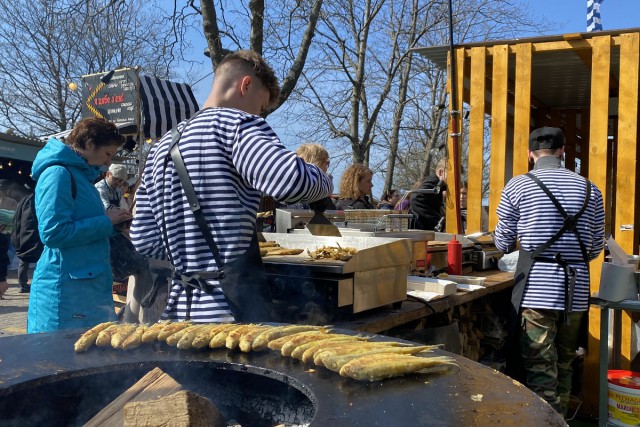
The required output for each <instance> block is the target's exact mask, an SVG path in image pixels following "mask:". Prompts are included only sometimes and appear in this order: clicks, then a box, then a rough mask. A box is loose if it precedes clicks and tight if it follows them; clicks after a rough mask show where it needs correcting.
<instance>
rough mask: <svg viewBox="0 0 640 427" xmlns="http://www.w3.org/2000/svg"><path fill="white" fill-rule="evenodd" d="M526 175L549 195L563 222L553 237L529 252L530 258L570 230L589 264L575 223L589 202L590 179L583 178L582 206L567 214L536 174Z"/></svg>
mask: <svg viewBox="0 0 640 427" xmlns="http://www.w3.org/2000/svg"><path fill="white" fill-rule="evenodd" d="M526 176H527V177H528V178H529V179H531V180H532V181H533V182H535V183H536V184H537V185H538V187H540V189H541V190H542V191H544V192H545V194H546V195H547V196H548V197H549V200H551V202H552V203H553V205H554V206H555V207H556V209H557V210H558V213H560V215H562V218H563V219H564V223H563V225H562V227H561V228H560V230H558V231H557V232H556V234H555V235H554V236H553V237H551V239H549V240H547V242H546V243H544V244H543V245H541V246H540V247H538V248H537V249H536V250H535V251H533V252H532V253H531V257H532V258H537V257H538V256H540V255H541V254H542V253H543V252H544V251H546V250H547V249H549V248H550V247H551V246H552V245H553V244H554V243H555V242H557V241H558V240H559V239H560V237H562V235H563V234H564V233H565V232H566V231H571V232H572V233H573V234H574V235H575V236H576V239H577V240H578V245H580V252H581V253H582V260H583V261H584V263H585V264H586V265H587V266H588V265H589V255H588V253H587V248H586V246H585V245H584V243H583V242H582V240H581V239H580V233H579V232H578V229H577V225H578V219H580V217H581V216H582V214H584V212H585V211H586V209H587V206H588V204H589V200H590V199H591V181H589V180H585V181H586V185H587V194H586V196H585V199H584V202H583V203H582V207H581V208H580V210H579V211H578V212H577V213H576V214H575V215H569V214H568V213H567V211H565V210H564V208H563V207H562V205H561V204H560V202H559V201H558V199H557V198H556V197H555V196H554V195H553V193H552V192H551V191H550V190H549V188H548V187H547V186H546V185H544V183H543V182H542V181H541V180H540V178H538V177H537V176H535V175H534V174H532V173H531V172H529V173H527V174H526Z"/></svg>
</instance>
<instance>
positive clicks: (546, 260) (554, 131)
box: [495, 127, 604, 415]
mask: <svg viewBox="0 0 640 427" xmlns="http://www.w3.org/2000/svg"><path fill="white" fill-rule="evenodd" d="M564 145H565V137H564V134H563V133H562V130H561V129H559V128H549V127H543V128H539V129H536V130H534V131H533V132H532V133H531V135H530V137H529V161H530V162H532V163H534V167H533V170H532V171H531V172H529V173H527V174H524V175H519V176H516V177H514V178H513V179H511V180H510V181H509V182H508V183H507V185H506V187H505V188H504V190H503V192H502V197H501V200H500V204H499V205H498V209H497V213H498V224H497V226H496V230H495V243H496V246H497V248H498V249H500V250H501V251H503V252H511V251H513V250H515V249H516V240H519V241H520V251H519V257H518V266H517V268H516V273H515V279H514V280H515V284H514V289H513V293H512V298H511V302H512V316H511V319H510V321H511V323H510V326H511V328H510V332H511V337H512V339H511V343H512V347H511V349H512V352H513V353H512V355H514V354H515V356H516V357H515V360H516V361H518V362H520V361H521V362H522V365H523V366H522V367H523V368H524V373H525V375H526V378H525V379H524V382H525V384H526V385H527V387H529V388H530V389H531V390H533V391H534V392H536V393H537V394H538V395H540V397H542V398H543V399H544V400H546V401H547V402H549V403H550V404H551V406H553V407H554V409H556V410H557V411H558V412H560V413H562V414H563V415H566V411H567V405H568V402H569V393H570V391H571V378H572V373H573V371H572V366H571V363H572V362H573V360H574V359H575V356H576V350H577V349H578V346H579V338H580V333H581V328H580V327H581V324H582V322H584V321H586V320H587V316H586V313H587V310H588V307H589V306H588V304H589V262H590V261H591V260H593V259H594V258H596V257H597V256H598V255H599V254H600V252H602V249H603V248H604V207H603V202H602V193H601V192H600V190H599V189H598V188H597V187H596V186H595V185H593V184H592V183H590V182H589V181H588V180H586V179H585V178H583V177H581V176H580V175H578V174H576V173H574V172H572V171H570V170H568V169H565V168H564V167H563V166H562V157H563V155H564ZM582 326H584V325H582ZM584 330H585V331H586V329H584ZM518 357H519V358H518ZM513 360H514V358H511V362H513ZM510 365H511V368H510V370H511V374H512V375H514V374H515V375H517V372H516V371H515V370H514V369H513V363H511V364H510Z"/></svg>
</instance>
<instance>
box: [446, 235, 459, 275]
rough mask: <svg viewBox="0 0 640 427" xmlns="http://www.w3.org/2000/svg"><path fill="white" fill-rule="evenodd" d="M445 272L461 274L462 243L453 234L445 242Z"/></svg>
mask: <svg viewBox="0 0 640 427" xmlns="http://www.w3.org/2000/svg"><path fill="white" fill-rule="evenodd" d="M447 273H449V274H462V243H460V242H458V240H457V239H456V236H455V235H454V236H453V239H452V240H450V241H449V243H448V244H447Z"/></svg>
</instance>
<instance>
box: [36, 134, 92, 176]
mask: <svg viewBox="0 0 640 427" xmlns="http://www.w3.org/2000/svg"><path fill="white" fill-rule="evenodd" d="M53 165H61V166H66V167H71V168H74V169H76V170H79V171H80V173H81V174H83V175H84V176H85V177H86V178H87V179H88V180H89V181H94V180H95V179H96V178H97V177H98V176H99V175H100V168H98V167H96V166H90V165H89V164H88V163H87V162H86V160H84V159H83V158H82V157H80V156H79V155H77V154H76V152H75V151H73V149H71V147H69V146H68V145H66V144H65V143H64V142H62V141H60V140H59V139H56V138H51V139H50V140H49V141H48V142H47V145H45V146H44V148H43V149H42V150H40V151H39V152H38V154H37V155H36V158H35V160H34V161H33V166H32V168H31V175H32V177H33V179H34V180H35V181H37V180H38V178H40V175H41V174H42V172H43V171H44V170H45V169H47V168H48V167H49V166H53Z"/></svg>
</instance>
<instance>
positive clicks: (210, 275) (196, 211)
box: [162, 110, 274, 322]
mask: <svg viewBox="0 0 640 427" xmlns="http://www.w3.org/2000/svg"><path fill="white" fill-rule="evenodd" d="M201 111H203V110H201ZM194 117H195V116H194ZM192 119H193V118H192ZM187 125H188V122H187ZM187 125H185V127H186V126H187ZM183 129H184V128H183ZM171 134H172V140H171V144H170V145H169V149H168V151H167V157H166V158H165V163H164V168H165V170H166V167H167V163H168V161H169V158H171V159H172V160H173V162H174V166H175V168H176V171H177V172H178V176H179V177H180V183H181V184H182V189H183V191H184V192H185V195H186V196H187V200H188V201H189V206H190V207H191V211H192V212H193V215H194V217H195V219H196V223H197V224H198V228H199V229H200V231H201V232H202V234H203V235H204V238H205V240H206V242H207V244H208V245H209V248H210V249H211V253H212V255H213V258H214V260H215V261H216V265H217V266H218V269H217V270H215V271H193V272H178V271H176V272H174V273H173V274H172V276H171V277H172V278H173V279H174V280H175V281H177V282H178V283H180V284H181V285H182V286H183V287H184V289H185V292H186V294H187V319H186V320H189V313H190V310H191V294H192V289H194V288H197V289H201V290H202V291H204V292H206V293H207V294H210V295H211V294H213V292H214V289H215V288H214V286H213V285H211V284H209V283H207V280H217V281H218V282H219V284H220V287H221V288H222V292H223V293H224V296H225V298H226V300H227V303H228V305H229V308H230V310H231V312H232V313H233V316H234V318H235V320H236V321H237V322H267V321H271V320H274V319H273V314H272V313H273V310H272V298H271V291H270V288H269V286H268V283H267V278H266V274H265V270H264V265H263V264H262V257H261V256H260V247H259V244H258V237H257V233H256V230H255V229H254V231H253V237H252V239H251V243H250V244H249V248H248V249H247V251H246V252H245V253H244V254H242V255H240V256H239V257H238V258H237V259H235V260H233V261H231V262H228V263H226V264H225V263H223V262H222V257H221V256H220V251H219V250H218V247H217V245H216V243H215V240H214V238H213V235H212V234H211V231H210V230H209V227H208V225H207V222H206V219H205V217H204V214H203V213H202V210H201V209H200V204H199V202H198V198H197V196H196V193H195V190H194V188H193V184H192V183H191V179H190V178H189V173H188V171H187V169H186V166H185V164H184V160H183V158H182V154H181V153H180V148H179V146H178V141H179V140H180V137H181V133H180V132H178V131H177V129H175V128H174V129H172V131H171ZM162 232H163V238H164V242H165V246H166V249H167V254H169V257H170V258H171V256H170V252H169V240H168V236H167V227H166V219H165V218H164V211H163V220H162ZM172 264H173V262H172Z"/></svg>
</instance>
